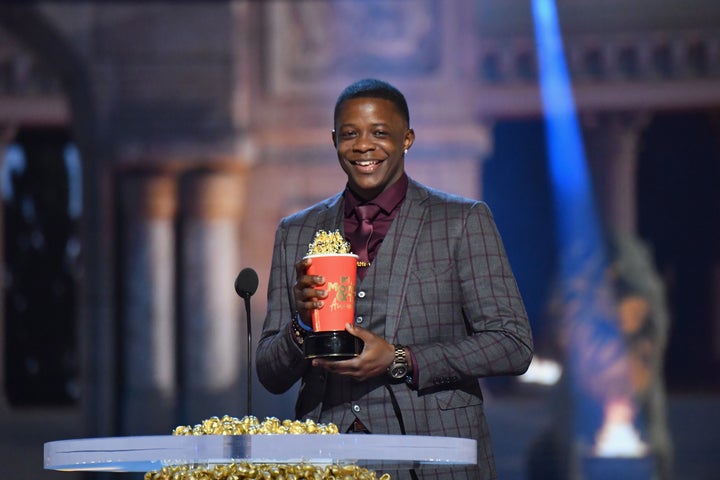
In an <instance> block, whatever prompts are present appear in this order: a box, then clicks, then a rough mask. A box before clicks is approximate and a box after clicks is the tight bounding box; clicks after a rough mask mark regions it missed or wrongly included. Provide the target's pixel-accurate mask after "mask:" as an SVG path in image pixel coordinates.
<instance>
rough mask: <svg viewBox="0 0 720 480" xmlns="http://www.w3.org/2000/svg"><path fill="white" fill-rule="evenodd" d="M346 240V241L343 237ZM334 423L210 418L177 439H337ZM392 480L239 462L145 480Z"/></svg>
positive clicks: (368, 473) (174, 470) (362, 472)
mask: <svg viewBox="0 0 720 480" xmlns="http://www.w3.org/2000/svg"><path fill="white" fill-rule="evenodd" d="M341 238H342V237H341ZM339 433H340V432H339V431H338V427H337V425H335V424H334V423H327V424H322V423H315V422H314V421H312V420H305V421H304V422H303V421H300V420H282V421H280V420H279V419H277V418H275V417H266V418H265V420H263V421H262V422H261V421H260V420H259V419H258V418H257V417H255V416H254V415H247V416H245V417H243V418H240V419H239V418H236V417H231V416H229V415H224V416H223V417H222V418H220V417H210V418H208V419H206V420H203V421H202V423H199V424H197V425H195V426H189V425H180V426H177V427H175V429H174V430H173V433H172V434H173V435H180V436H182V435H278V434H280V435H283V434H288V435H302V434H317V435H337V434H339ZM250 479H253V480H254V479H262V480H336V479H342V480H391V477H390V475H389V474H387V473H385V474H383V475H382V476H381V477H380V478H378V476H377V474H376V473H375V472H373V471H372V470H368V469H367V468H361V467H359V466H357V465H339V464H332V465H322V466H319V465H311V464H307V463H296V464H284V463H282V464H276V463H258V464H255V463H249V462H239V463H230V464H223V465H214V466H210V465H170V466H166V467H163V468H162V469H161V470H153V471H151V472H147V473H146V474H145V477H144V480H250Z"/></svg>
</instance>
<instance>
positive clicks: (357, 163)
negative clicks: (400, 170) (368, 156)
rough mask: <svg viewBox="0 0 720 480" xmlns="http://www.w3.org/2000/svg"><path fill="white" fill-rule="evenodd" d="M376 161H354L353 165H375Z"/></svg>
mask: <svg viewBox="0 0 720 480" xmlns="http://www.w3.org/2000/svg"><path fill="white" fill-rule="evenodd" d="M377 163H378V162H355V165H360V166H361V167H369V166H370V165H376V164H377Z"/></svg>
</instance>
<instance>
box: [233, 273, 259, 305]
mask: <svg viewBox="0 0 720 480" xmlns="http://www.w3.org/2000/svg"><path fill="white" fill-rule="evenodd" d="M257 288H258V274H257V273H256V272H255V270H253V269H252V268H243V269H242V271H240V273H239V274H238V276H237V278H236V279H235V291H236V292H237V294H238V295H240V297H242V298H244V299H246V300H248V299H249V298H250V297H252V296H253V295H254V294H255V291H256V290H257Z"/></svg>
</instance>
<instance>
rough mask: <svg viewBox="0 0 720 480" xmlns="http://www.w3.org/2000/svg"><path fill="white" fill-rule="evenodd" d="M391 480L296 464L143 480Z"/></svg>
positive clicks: (186, 471) (165, 471)
mask: <svg viewBox="0 0 720 480" xmlns="http://www.w3.org/2000/svg"><path fill="white" fill-rule="evenodd" d="M244 479H262V480H266V479H267V480H390V475H389V474H387V473H385V474H383V475H382V476H381V477H380V478H378V476H377V474H376V473H375V472H373V471H372V470H368V469H367V468H361V467H358V466H356V465H326V466H315V465H309V464H306V463H298V464H273V463H261V464H250V463H246V462H241V463H231V464H228V465H216V466H214V467H212V468H211V467H202V466H188V465H181V466H169V467H163V468H162V470H156V471H152V472H148V473H146V474H145V480H244Z"/></svg>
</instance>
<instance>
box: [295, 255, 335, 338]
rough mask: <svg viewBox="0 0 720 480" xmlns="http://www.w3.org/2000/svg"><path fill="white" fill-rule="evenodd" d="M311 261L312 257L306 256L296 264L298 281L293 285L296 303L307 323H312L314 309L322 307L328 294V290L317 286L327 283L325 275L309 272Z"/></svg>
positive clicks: (304, 321)
mask: <svg viewBox="0 0 720 480" xmlns="http://www.w3.org/2000/svg"><path fill="white" fill-rule="evenodd" d="M311 263H312V259H310V258H305V259H303V260H302V261H300V262H298V263H297V264H295V272H296V274H297V282H295V286H294V287H293V292H294V294H295V305H296V306H297V309H298V313H300V317H301V318H302V321H303V323H304V324H305V325H311V324H312V310H315V309H318V308H320V307H322V306H323V299H324V298H327V296H328V292H327V290H323V289H318V288H316V287H321V286H323V285H325V277H322V276H320V275H308V274H307V268H308V267H309V266H310V264H311Z"/></svg>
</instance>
